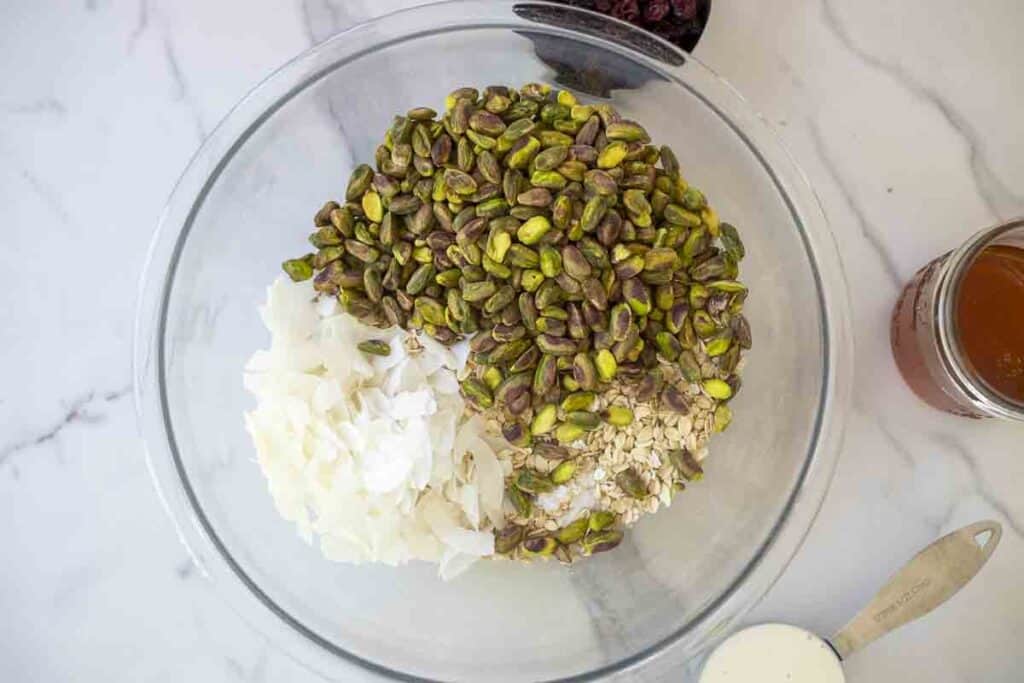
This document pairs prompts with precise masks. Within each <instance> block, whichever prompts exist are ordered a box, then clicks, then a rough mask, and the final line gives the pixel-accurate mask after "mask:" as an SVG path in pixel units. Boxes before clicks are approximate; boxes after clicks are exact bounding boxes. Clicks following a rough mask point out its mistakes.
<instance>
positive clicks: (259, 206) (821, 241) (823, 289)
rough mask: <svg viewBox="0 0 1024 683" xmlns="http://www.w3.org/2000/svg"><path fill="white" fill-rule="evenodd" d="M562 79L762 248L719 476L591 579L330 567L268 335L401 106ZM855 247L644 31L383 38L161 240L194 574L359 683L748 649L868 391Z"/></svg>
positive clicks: (584, 569) (174, 218)
mask: <svg viewBox="0 0 1024 683" xmlns="http://www.w3.org/2000/svg"><path fill="white" fill-rule="evenodd" d="M528 81H547V82H555V83H560V84H564V85H566V86H570V87H572V88H573V89H575V90H576V91H577V93H578V94H579V95H580V96H581V97H585V98H587V99H593V98H598V99H604V100H606V101H609V102H611V103H612V104H613V105H615V106H616V107H617V108H618V109H619V110H620V111H621V112H622V113H623V115H625V116H627V117H629V118H635V119H637V120H639V121H642V122H643V123H644V125H645V126H646V127H647V129H648V130H649V131H650V132H651V134H652V135H653V137H654V139H655V140H657V141H661V142H665V143H669V144H671V145H672V146H673V147H674V149H675V150H676V151H677V154H678V156H679V158H680V160H681V163H682V165H683V168H684V172H685V173H686V175H687V177H688V178H689V179H691V180H692V181H693V182H694V183H695V184H697V185H698V186H699V187H701V188H702V189H704V190H705V191H706V193H707V194H708V196H709V197H710V198H711V201H712V202H713V203H714V205H715V207H716V208H717V210H718V212H719V214H720V215H721V216H722V217H723V219H725V220H729V221H731V222H733V223H735V224H737V225H738V226H740V228H741V230H742V234H743V236H744V239H745V240H746V245H747V252H748V256H747V259H746V260H745V261H744V263H743V277H744V279H745V280H746V282H747V283H748V284H749V285H750V288H751V292H752V295H751V297H750V300H749V303H748V310H749V316H750V318H751V323H752V326H753V329H754V339H755V345H754V350H753V352H752V353H751V355H750V358H749V363H748V366H747V370H746V372H745V375H744V389H743V391H742V392H741V393H740V395H739V397H738V398H737V399H736V401H735V403H734V410H735V414H736V419H735V422H734V424H733V426H732V427H731V428H730V429H729V431H728V432H726V433H725V434H722V435H720V436H719V437H717V438H716V439H715V440H714V442H713V444H712V455H711V459H710V460H709V461H708V463H707V472H708V476H707V477H706V479H705V481H703V482H702V483H700V484H699V485H695V486H691V487H690V488H689V489H688V490H687V491H686V493H685V494H683V495H682V496H681V497H680V498H678V499H677V502H676V504H675V505H673V506H672V507H671V508H670V509H668V510H665V511H663V512H661V513H659V514H658V515H655V516H653V517H652V518H649V519H645V520H643V521H642V522H641V523H640V524H639V525H638V526H637V527H636V528H635V530H633V531H632V532H630V533H629V534H628V536H627V538H628V540H627V542H625V543H624V544H623V546H622V547H620V548H619V549H618V550H616V551H615V552H611V553H607V554H605V555H601V556H597V557H595V558H592V559H591V560H588V561H585V562H581V563H578V564H576V565H574V566H573V567H572V568H570V569H566V568H564V567H562V566H559V565H558V564H556V563H550V564H541V565H534V566H519V565H515V564H512V563H486V562H485V563H480V564H478V566H477V567H476V568H474V569H473V570H472V571H470V572H469V573H467V574H466V575H463V576H462V577H460V578H459V579H457V580H456V581H453V582H451V583H442V582H441V581H440V580H439V579H438V578H437V577H436V570H435V568H434V567H432V566H425V565H412V566H406V567H402V568H385V567H378V566H358V567H357V566H349V565H344V564H335V563H332V562H328V561H327V560H325V559H323V558H322V557H321V556H320V554H319V552H318V551H317V549H316V548H312V547H309V546H307V545H306V544H305V543H304V542H303V541H301V540H300V539H299V538H298V536H296V534H295V531H294V529H293V528H292V526H291V525H290V524H288V523H286V522H285V521H283V520H282V519H281V518H280V517H279V516H278V514H277V513H276V511H275V509H274V506H273V504H272V502H271V498H270V496H269V494H268V492H267V490H266V485H265V482H264V479H263V476H262V475H261V473H260V471H259V468H258V466H257V465H256V463H255V461H254V450H253V447H252V445H251V443H250V441H249V438H248V436H247V434H246V432H245V430H244V428H243V422H242V413H243V411H245V410H246V409H248V408H250V407H251V406H252V400H251V398H250V397H249V396H248V395H247V394H246V392H245V391H244V390H243V388H242V381H241V375H242V368H243V365H244V363H245V361H246V359H247V358H248V356H249V355H250V354H251V353H252V352H253V351H254V350H255V349H257V348H261V347H264V346H265V345H266V344H267V341H268V337H267V333H266V332H265V330H264V329H263V326H262V324H261V322H260V319H259V317H258V315H257V306H258V305H259V304H260V303H261V301H262V300H263V299H264V296H265V289H266V287H267V285H268V284H269V283H270V282H271V280H272V279H273V278H274V277H276V276H277V274H278V273H279V263H280V261H281V260H282V258H283V257H286V256H287V255H291V254H295V253H298V252H301V251H303V247H304V245H305V237H306V235H307V233H308V231H309V228H310V225H311V223H310V217H311V215H312V212H313V211H314V210H315V209H316V208H317V207H319V205H320V204H321V203H322V202H323V201H324V200H325V199H326V198H330V197H336V196H338V195H339V194H341V193H342V192H343V188H344V183H345V182H346V179H347V178H348V175H349V172H350V171H351V169H352V168H353V167H354V165H355V164H356V163H358V162H359V161H361V160H370V159H372V157H373V149H374V146H375V144H376V141H377V140H378V139H379V138H380V136H381V135H382V134H383V131H384V128H385V127H386V126H387V125H388V124H389V122H390V120H391V116H392V115H393V114H394V113H395V112H404V111H405V110H407V109H408V108H410V107H412V106H414V105H422V104H430V105H433V106H435V107H437V108H441V107H443V96H444V94H445V93H447V92H448V91H449V90H451V89H452V88H454V87H456V86H460V85H466V84H473V85H477V86H484V85H488V84H491V83H508V84H520V83H525V82H528ZM848 309H849V307H848V303H847V300H846V293H845V286H844V283H843V278H842V275H841V269H840V264H839V259H838V257H837V253H836V248H835V245H834V243H833V241H832V239H831V235H830V233H829V231H828V228H827V226H826V223H825V220H824V217H823V215H822V212H821V210H820V208H819V206H818V204H817V202H816V201H815V197H814V195H813V193H812V192H811V190H810V189H809V187H808V185H807V184H806V182H805V180H804V178H803V176H802V175H801V173H800V171H799V170H798V169H797V168H796V166H795V165H794V164H793V162H792V161H791V160H790V158H789V157H788V156H787V155H786V153H785V152H784V151H783V150H782V148H781V147H780V146H779V144H778V142H777V141H776V140H775V139H774V137H773V136H772V135H771V134H770V133H769V132H768V131H767V129H766V128H765V126H764V125H763V124H762V122H761V121H760V120H759V119H758V117H757V115H756V114H754V113H753V112H752V111H751V110H750V109H749V108H748V107H747V106H746V105H745V103H744V102H743V101H742V100H741V99H740V98H739V97H738V96H737V95H736V93H735V92H734V91H733V90H732V89H731V88H730V87H729V86H728V85H727V84H726V83H724V82H723V81H722V80H720V79H719V78H718V77H717V76H715V75H714V74H713V73H712V72H711V71H709V70H708V69H707V68H706V67H704V66H703V65H701V64H700V63H698V62H697V61H696V60H694V59H693V58H692V57H690V56H687V55H685V54H684V53H682V52H679V51H677V50H676V49H675V48H673V47H671V46H669V45H668V44H667V43H662V42H660V41H658V40H657V39H654V38H651V37H649V36H648V35H647V34H644V33H642V32H640V31H638V30H636V29H633V28H631V27H629V26H627V25H626V24H622V23H619V22H615V21H612V20H609V19H605V18H603V17H599V16H597V15H593V14H589V13H585V12H580V11H576V10H571V9H567V8H565V7H561V6H555V5H546V4H544V3H532V2H531V3H526V2H518V3H512V2H494V1H492V0H486V1H475V0H466V1H458V2H450V3H444V4H438V5H431V6H425V7H420V8H417V9H412V10H407V11H403V12H399V13H396V14H393V15H390V16H386V17H383V18H380V19H376V20H374V21H371V22H369V23H366V24H362V25H360V26H357V27H356V28H353V29H352V30H350V31H346V32H344V33H342V34H339V35H338V36H336V37H334V38H332V39H331V40H329V41H327V42H326V43H324V44H322V45H319V46H318V47H316V48H314V49H312V50H310V51H308V52H306V53H305V54H303V55H301V56H300V57H298V58H296V59H295V60H293V61H292V62H290V63H289V64H287V65H286V66H284V67H283V68H281V69H280V70H279V71H277V72H276V73H275V74H273V75H272V76H271V77H269V78H268V79H267V80H266V81H264V82H263V83H262V84H260V85H259V86H258V87H257V88H255V89H254V90H253V91H252V92H251V93H250V94H249V95H248V96H246V98H245V99H244V100H242V101H241V102H240V103H239V104H238V105H237V106H236V107H235V108H234V109H233V110H232V112H231V113H230V114H229V115H228V116H227V118H226V119H225V120H224V121H223V122H222V123H221V124H220V126H218V128H217V129H216V130H215V131H214V132H213V134H212V135H211V136H210V138H209V139H208V140H207V141H206V143H205V144H204V145H203V147H202V149H201V150H200V151H199V153H198V154H197V155H196V157H195V158H194V159H193V160H192V162H191V164H190V165H189V167H188V169H187V170H186V171H185V174H184V175H183V176H182V178H181V180H180V181H179V182H178V185H177V186H176V187H175V189H174V192H173V195H172V196H171V199H170V202H169V203H168V206H167V208H166V211H165V213H164V216H163V218H162V220H161V222H160V226H159V228H158V230H157V233H156V236H155V238H154V241H153V245H152V251H151V254H150V258H149V263H148V266H147V268H146V272H145V275H144V278H143V283H142V292H141V303H140V307H139V317H138V323H137V334H136V350H135V379H136V392H137V393H136V399H137V404H138V409H139V415H140V420H141V423H142V428H143V431H144V434H145V439H146V444H147V449H148V458H149V463H150V466H151V469H152V471H153V474H154V477H155V479H156V481H157V484H158V489H159V491H160V493H161V495H162V497H163V500H164V501H165V503H166V506H167V508H168V510H169V511H170V513H171V515H172V517H173V518H174V520H175V522H176V524H177V527H178V529H179V531H180V534H181V537H182V539H183V541H184V542H185V543H186V545H187V546H188V548H189V550H190V552H191V553H192V555H193V557H194V559H195V561H196V563H197V564H198V565H199V566H200V567H201V569H202V570H203V572H204V573H205V575H206V576H207V577H208V579H209V580H210V581H212V582H213V583H214V584H215V585H216V587H217V590H218V592H219V593H221V594H223V595H224V596H225V597H226V598H227V599H228V600H229V601H230V602H231V604H232V605H234V606H235V607H236V608H237V609H238V610H239V611H240V612H241V613H242V614H243V615H244V616H245V617H246V618H247V619H249V620H251V621H252V622H253V623H255V624H256V625H257V626H258V627H259V628H260V629H262V630H263V631H264V632H265V633H266V634H267V635H268V636H269V637H270V638H271V639H272V640H274V641H275V642H276V643H278V644H280V645H281V646H282V647H285V648H287V649H288V650H289V651H291V652H293V653H294V654H295V656H296V657H297V658H299V659H300V660H301V661H303V662H306V663H307V664H309V665H310V666H311V667H313V668H315V669H317V670H319V671H321V672H324V673H326V674H328V675H330V676H332V677H334V678H337V679H341V680H353V679H354V678H356V677H357V672H359V670H360V669H363V670H364V672H363V673H364V675H368V676H369V677H370V678H373V677H375V676H381V677H385V678H388V677H390V678H398V679H405V680H415V679H429V680H463V681H482V680H500V681H539V680H556V679H570V678H573V679H577V680H582V679H593V678H599V677H605V676H609V675H611V674H614V673H616V672H621V671H623V670H625V669H627V668H633V667H637V666H640V665H642V664H643V663H644V662H645V661H647V660H648V659H649V658H651V657H654V656H656V655H658V654H659V653H664V652H665V651H666V650H668V649H671V651H672V653H673V656H682V657H685V656H689V655H692V654H694V653H696V652H698V651H699V650H700V649H701V648H703V647H705V646H707V645H708V644H710V643H711V642H712V641H713V640H714V639H715V638H716V637H717V636H719V635H721V634H722V633H724V631H725V630H726V629H727V627H728V626H729V624H730V623H731V622H732V621H733V620H735V619H736V618H737V617H738V616H739V615H740V614H742V613H743V612H744V611H745V610H746V609H748V608H749V607H751V606H752V605H753V603H754V602H755V601H756V600H757V599H758V598H760V596H762V595H763V594H764V592H765V591H767V589H768V588H769V587H770V585H771V584H772V582H773V581H774V580H775V579H776V578H777V577H778V576H779V574H780V573H781V571H782V570H783V569H784V567H785V566H786V564H787V562H788V561H789V559H790V558H791V557H792V555H793V553H794V552H795V551H796V549H797V547H798V545H799V544H800V541H801V540H802V538H803V536H804V534H805V533H806V532H807V530H808V528H809V527H810V524H811V522H812V520H813V518H814V515H815V514H816V512H817V510H818V507H819V505H820V503H821V500H822V497H823V496H824V493H825V490H826V488H827V485H828V481H829V479H830V476H831V474H832V471H833V466H834V464H835V460H836V457H837V453H838V446H839V441H840V438H841V432H842V422H843V414H844V412H845V408H846V405H847V400H848V388H849V379H850V373H851V355H852V354H851V352H852V349H851V336H850V332H849V321H848Z"/></svg>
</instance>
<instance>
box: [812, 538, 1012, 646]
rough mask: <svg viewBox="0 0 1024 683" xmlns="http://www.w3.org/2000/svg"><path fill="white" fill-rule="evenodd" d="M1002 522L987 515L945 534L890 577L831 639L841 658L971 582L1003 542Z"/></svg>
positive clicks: (928, 608) (930, 608)
mask: <svg viewBox="0 0 1024 683" xmlns="http://www.w3.org/2000/svg"><path fill="white" fill-rule="evenodd" d="M1002 535H1003V528H1002V527H1001V526H1000V525H999V523H998V522H992V521H985V522H977V523H975V524H971V525H970V526H965V527H964V528H963V529H960V530H959V531H954V532H953V533H951V534H949V535H947V536H943V537H942V538H940V539H939V540H937V541H935V542H934V543H932V544H931V545H930V546H928V547H927V548H925V549H924V550H922V551H921V552H919V553H918V554H917V555H915V556H914V559H912V560H910V562H908V563H907V564H905V565H904V566H903V568H902V569H900V570H899V571H898V572H897V573H896V575H895V576H893V577H892V578H891V579H889V582H888V583H886V584H885V586H884V587H883V588H882V590H880V591H878V593H877V594H876V595H875V597H874V599H872V600H871V602H870V603H869V604H868V606H867V607H865V608H864V609H862V610H861V611H860V613H859V614H857V616H855V617H854V618H853V619H852V620H851V621H850V623H848V624H847V625H846V626H844V627H843V629H842V630H841V631H840V632H839V633H837V634H836V635H834V636H833V637H832V638H831V639H830V642H831V644H832V647H833V648H835V651H836V652H837V653H838V654H839V657H840V658H841V659H846V658H847V657H848V656H850V655H851V654H853V653H854V652H856V651H857V650H859V649H861V648H862V647H864V646H865V645H867V644H868V643H870V642H872V641H874V640H875V639H877V638H879V637H881V636H884V635H885V634H886V633H888V632H889V631H893V630H895V629H897V628H899V627H900V626H903V625H904V624H906V623H908V622H910V621H913V620H914V619H917V618H919V617H923V616H924V615H926V614H928V613H929V612H931V611H932V610H933V609H935V608H936V607H938V606H939V605H941V604H942V603H944V602H946V600H949V599H950V598H951V597H953V596H954V595H955V594H956V593H957V591H959V590H960V589H961V588H963V587H964V586H965V585H967V582H968V581H970V580H971V579H973V578H974V576H975V574H977V573H978V571H979V570H981V568H982V567H983V566H984V565H985V562H986V561H988V558H989V557H990V556H991V555H992V552H993V551H994V550H995V549H996V546H997V545H998V544H999V539H1000V538H1001V537H1002Z"/></svg>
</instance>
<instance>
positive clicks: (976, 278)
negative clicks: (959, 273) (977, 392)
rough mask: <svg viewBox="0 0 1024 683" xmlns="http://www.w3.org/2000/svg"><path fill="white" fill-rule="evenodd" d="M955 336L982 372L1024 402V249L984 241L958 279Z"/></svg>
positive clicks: (996, 386) (994, 386) (1005, 392)
mask: <svg viewBox="0 0 1024 683" xmlns="http://www.w3.org/2000/svg"><path fill="white" fill-rule="evenodd" d="M956 327H957V338H958V340H959V342H960V347H961V348H962V349H963V352H964V354H965V355H966V356H967V358H968V360H970V362H971V364H972V365H973V366H974V369H975V370H976V371H977V373H978V375H980V376H981V378H982V379H984V380H985V382H986V383H987V384H988V385H989V386H990V387H991V388H992V389H994V390H995V391H996V392H998V393H1000V394H1002V395H1003V396H1005V397H1007V398H1009V399H1012V400H1015V401H1018V402H1024V249H1021V248H1018V247H1012V246H994V247H986V248H985V250H984V251H982V252H981V254H979V255H978V257H977V259H976V260H975V261H974V263H973V264H971V267H970V269H969V270H968V271H967V273H966V274H965V275H964V277H963V280H962V281H961V283H960V291H959V294H958V297H957V301H956Z"/></svg>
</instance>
